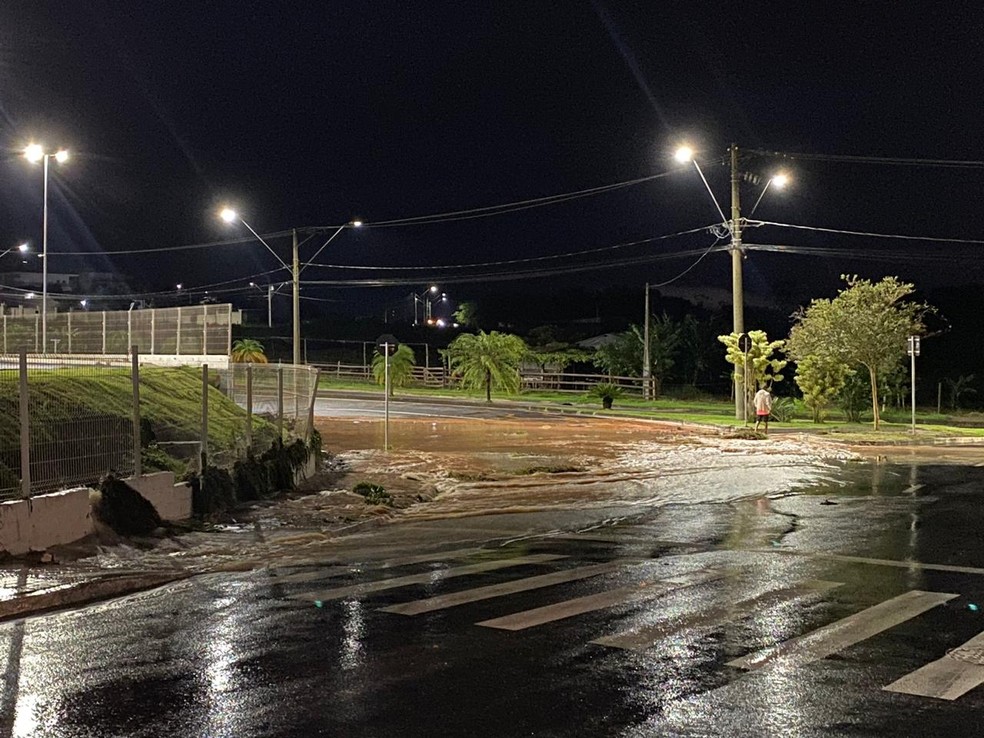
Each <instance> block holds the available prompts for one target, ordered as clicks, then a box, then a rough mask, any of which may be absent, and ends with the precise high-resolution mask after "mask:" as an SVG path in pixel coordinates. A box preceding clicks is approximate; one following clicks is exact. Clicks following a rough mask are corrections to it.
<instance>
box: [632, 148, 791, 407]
mask: <svg viewBox="0 0 984 738" xmlns="http://www.w3.org/2000/svg"><path fill="white" fill-rule="evenodd" d="M728 151H729V153H730V154H731V218H730V219H729V218H727V217H725V215H724V211H723V210H722V209H721V206H720V205H719V204H718V201H717V198H716V197H714V192H713V191H712V190H711V186H710V185H709V184H708V183H707V178H706V177H704V172H703V171H701V168H700V165H699V164H698V163H697V159H696V158H695V156H694V150H693V149H692V148H690V147H689V146H681V147H680V148H678V149H677V150H676V153H675V154H674V158H675V159H676V160H677V161H678V162H680V163H681V164H684V163H686V162H688V161H691V162H693V164H694V168H695V169H696V170H697V173H698V174H699V175H700V178H701V180H702V181H703V182H704V187H705V188H707V192H708V193H709V194H710V196H711V199H712V200H713V201H714V206H715V207H716V208H717V211H718V213H719V214H720V216H721V220H722V221H723V222H724V225H725V226H726V227H727V229H728V232H729V234H730V236H731V246H730V247H729V248H728V250H729V251H730V252H731V302H732V321H733V325H732V330H733V332H734V333H735V335H739V336H740V335H741V334H742V333H744V332H745V306H744V293H743V288H742V265H741V261H742V258H743V256H744V250H743V248H742V245H741V229H742V225H743V222H742V218H741V204H740V199H739V195H740V193H739V187H738V185H739V182H740V173H739V171H738V147H737V146H736V145H735V144H732V145H731V147H730V148H729V149H728ZM788 182H789V177H788V176H787V175H785V174H782V173H780V174H776V175H775V176H773V177H772V178H771V179H769V180H768V181H767V182H766V183H765V187H764V188H763V190H762V192H761V193H760V194H759V197H758V200H756V201H755V205H754V206H753V207H752V212H754V211H755V208H757V207H758V205H759V203H760V202H761V201H762V197H763V196H764V195H765V193H766V191H767V190H768V189H769V186H770V185H772V186H775V187H776V188H778V189H781V188H782V187H784V186H785V185H786V184H787V183H788ZM648 294H649V288H648V286H647V288H646V295H647V303H648ZM648 320H649V315H648V309H647V314H646V321H647V324H648ZM646 347H647V350H646V354H648V341H647V344H646ZM648 369H649V361H648V357H647V358H646V359H645V366H644V372H643V373H644V374H646V375H648V373H649V372H648ZM745 412H746V406H745V392H744V389H743V387H742V383H741V380H739V379H738V373H737V372H735V418H736V419H737V420H742V419H744V418H745Z"/></svg>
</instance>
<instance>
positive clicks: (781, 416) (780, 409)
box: [770, 397, 796, 423]
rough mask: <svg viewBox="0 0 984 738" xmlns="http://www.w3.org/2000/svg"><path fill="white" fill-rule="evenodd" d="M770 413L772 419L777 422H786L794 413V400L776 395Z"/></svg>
mask: <svg viewBox="0 0 984 738" xmlns="http://www.w3.org/2000/svg"><path fill="white" fill-rule="evenodd" d="M770 414H771V415H772V419H773V420H775V421H777V422H779V423H788V422H789V421H790V420H792V419H793V416H794V415H795V414H796V400H794V399H793V398H792V397H777V398H776V399H775V401H774V402H773V403H772V411H771V413H770Z"/></svg>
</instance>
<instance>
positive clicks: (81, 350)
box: [0, 305, 232, 356]
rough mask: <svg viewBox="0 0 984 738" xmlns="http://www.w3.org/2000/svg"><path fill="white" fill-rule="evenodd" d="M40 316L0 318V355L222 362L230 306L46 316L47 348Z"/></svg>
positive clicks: (229, 338)
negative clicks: (216, 358) (133, 350)
mask: <svg viewBox="0 0 984 738" xmlns="http://www.w3.org/2000/svg"><path fill="white" fill-rule="evenodd" d="M41 320H42V317H41V314H40V313H33V314H27V315H3V316H0V338H2V340H0V354H17V353H18V352H19V351H28V352H31V353H53V354H60V355H64V354H90V355H91V354H99V355H103V356H113V355H124V356H125V355H127V354H128V353H129V348H130V347H131V346H136V347H137V349H138V350H139V351H140V353H142V354H150V355H157V354H163V355H174V356H212V355H221V356H228V355H229V350H230V347H231V343H232V334H231V330H232V329H231V325H232V305H189V306H187V307H174V308H150V309H141V310H114V311H105V312H96V311H92V312H88V311H77V312H68V313H55V312H49V313H48V346H47V350H45V349H44V348H43V347H42V346H41V340H42V339H41V336H42V334H43V333H44V331H43V330H42V325H41Z"/></svg>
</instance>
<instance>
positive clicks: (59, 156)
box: [55, 149, 68, 164]
mask: <svg viewBox="0 0 984 738" xmlns="http://www.w3.org/2000/svg"><path fill="white" fill-rule="evenodd" d="M55 161H57V162H58V163H59V164H64V163H65V162H66V161H68V149H60V150H59V151H58V152H57V153H56V154H55Z"/></svg>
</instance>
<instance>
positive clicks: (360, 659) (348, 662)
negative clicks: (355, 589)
mask: <svg viewBox="0 0 984 738" xmlns="http://www.w3.org/2000/svg"><path fill="white" fill-rule="evenodd" d="M342 613H343V615H342V643H341V648H340V652H339V655H338V661H339V663H340V664H341V667H342V668H343V669H346V670H351V669H356V668H358V667H360V666H362V665H363V663H364V662H365V653H364V649H365V642H364V639H365V612H364V609H363V604H362V602H361V601H360V600H345V601H344V602H342Z"/></svg>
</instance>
